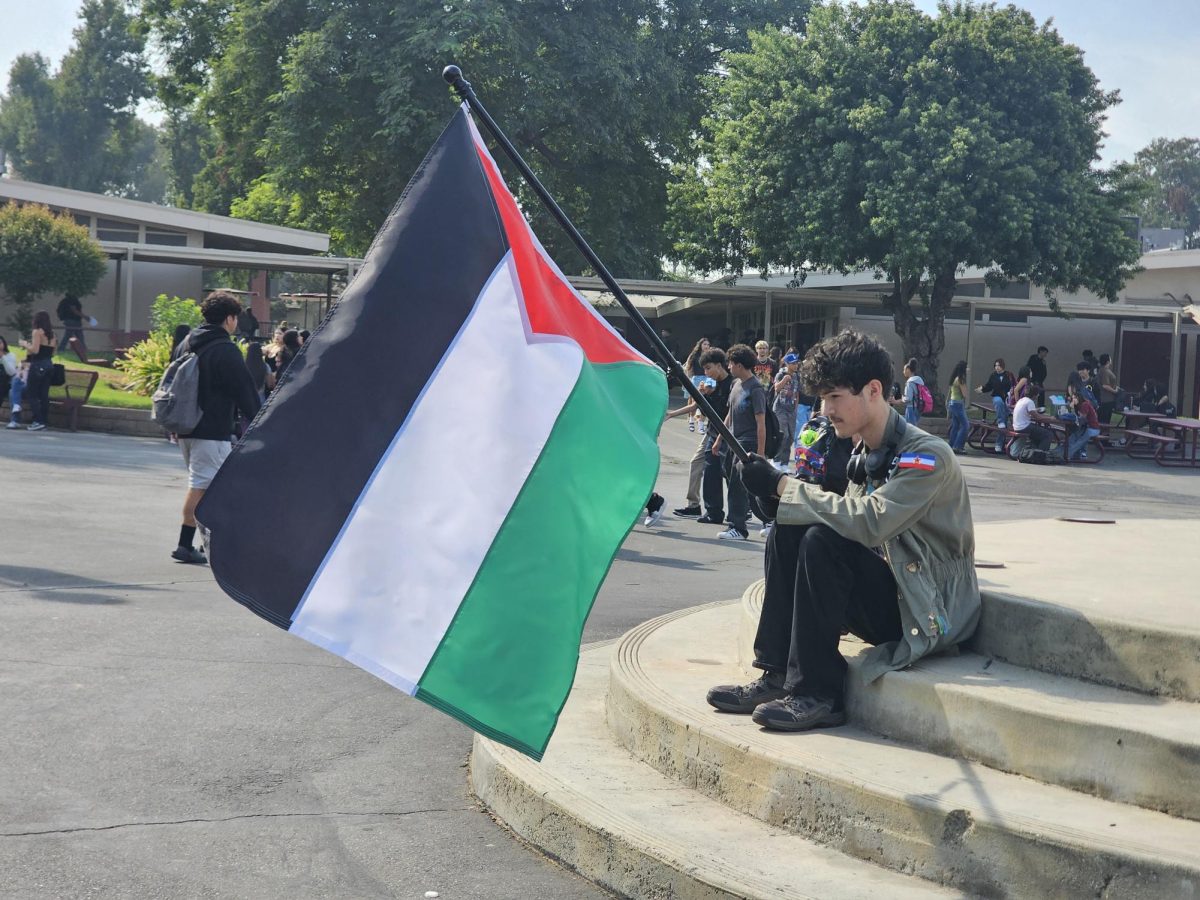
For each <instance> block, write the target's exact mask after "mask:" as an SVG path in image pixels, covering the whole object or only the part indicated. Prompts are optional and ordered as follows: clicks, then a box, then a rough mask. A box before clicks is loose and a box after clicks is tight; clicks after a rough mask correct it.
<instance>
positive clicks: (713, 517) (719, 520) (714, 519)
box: [696, 513, 725, 525]
mask: <svg viewBox="0 0 1200 900" xmlns="http://www.w3.org/2000/svg"><path fill="white" fill-rule="evenodd" d="M696 521H697V522H699V523H700V524H701V525H724V524H725V513H705V514H704V515H702V516H701V517H700V518H698V519H697V520H696Z"/></svg>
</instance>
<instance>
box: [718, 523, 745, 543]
mask: <svg viewBox="0 0 1200 900" xmlns="http://www.w3.org/2000/svg"><path fill="white" fill-rule="evenodd" d="M749 537H750V535H748V534H742V533H741V532H740V531H738V530H737V528H735V527H734V526H732V525H730V526H729V529H728V530H727V531H722V532H721V533H720V534H718V535H717V538H718V540H722V541H744V540H747V539H748V538H749Z"/></svg>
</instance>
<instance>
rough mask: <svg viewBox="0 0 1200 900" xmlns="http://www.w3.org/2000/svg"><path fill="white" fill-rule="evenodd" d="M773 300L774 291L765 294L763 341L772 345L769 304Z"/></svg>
mask: <svg viewBox="0 0 1200 900" xmlns="http://www.w3.org/2000/svg"><path fill="white" fill-rule="evenodd" d="M774 299H775V292H774V291H767V292H766V301H767V302H766V303H765V304H764V306H763V340H764V341H766V342H767V343H768V344H771V343H773V341H772V340H771V303H772V301H773V300H774Z"/></svg>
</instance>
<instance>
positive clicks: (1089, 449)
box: [1042, 422, 1105, 466]
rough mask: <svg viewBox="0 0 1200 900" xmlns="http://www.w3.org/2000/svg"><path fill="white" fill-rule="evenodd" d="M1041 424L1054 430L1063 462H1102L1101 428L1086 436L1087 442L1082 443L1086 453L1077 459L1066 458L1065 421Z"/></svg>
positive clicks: (1088, 463) (1102, 436)
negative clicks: (1095, 432)
mask: <svg viewBox="0 0 1200 900" xmlns="http://www.w3.org/2000/svg"><path fill="white" fill-rule="evenodd" d="M1042 424H1043V425H1045V426H1046V427H1047V428H1049V429H1050V430H1051V431H1053V432H1054V435H1055V440H1056V441H1058V443H1059V445H1060V446H1061V447H1062V452H1063V461H1064V462H1067V463H1079V464H1080V465H1084V466H1094V465H1097V464H1098V463H1102V462H1104V447H1105V434H1104V429H1103V428H1101V429H1100V433H1099V434H1094V435H1092V436H1091V437H1090V438H1088V440H1087V443H1086V444H1084V445H1083V452H1084V453H1086V454H1087V456H1084V457H1080V458H1079V459H1068V458H1067V451H1068V434H1067V426H1066V423H1058V422H1043V423H1042Z"/></svg>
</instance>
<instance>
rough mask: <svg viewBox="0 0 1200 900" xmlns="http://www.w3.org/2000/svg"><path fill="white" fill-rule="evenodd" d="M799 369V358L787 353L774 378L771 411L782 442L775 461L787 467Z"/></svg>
mask: <svg viewBox="0 0 1200 900" xmlns="http://www.w3.org/2000/svg"><path fill="white" fill-rule="evenodd" d="M799 368H800V357H799V356H798V355H797V354H795V353H789V354H788V355H787V356H785V357H784V358H783V368H782V369H780V370H779V374H778V375H776V376H775V402H774V403H773V404H772V405H771V409H772V410H773V411H774V413H775V418H777V419H778V420H779V430H780V431H781V432H782V433H783V440H782V441H780V442H779V450H778V451H777V452H776V454H775V461H776V462H778V463H782V464H783V465H785V466H786V465H787V464H788V461H789V460H790V459H791V455H792V445H793V444H794V443H795V441H796V403H797V401H798V400H799V398H800V377H799V376H798V375H797V374H796V372H797V370H799Z"/></svg>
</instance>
